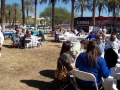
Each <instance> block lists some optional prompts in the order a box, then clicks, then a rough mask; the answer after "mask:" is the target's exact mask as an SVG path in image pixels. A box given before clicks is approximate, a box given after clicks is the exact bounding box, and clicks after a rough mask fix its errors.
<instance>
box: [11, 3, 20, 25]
mask: <svg viewBox="0 0 120 90" xmlns="http://www.w3.org/2000/svg"><path fill="white" fill-rule="evenodd" d="M12 6H13V8H14V10H15V14H14V15H15V17H14V21H15V25H16V20H17V18H16V15H17V10H18V9H19V4H18V3H13V4H12Z"/></svg>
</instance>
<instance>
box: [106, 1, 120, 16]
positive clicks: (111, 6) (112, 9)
mask: <svg viewBox="0 0 120 90" xmlns="http://www.w3.org/2000/svg"><path fill="white" fill-rule="evenodd" d="M119 5H120V0H107V7H108V9H109V10H110V12H112V13H113V16H114V17H115V15H116V9H117V7H119Z"/></svg>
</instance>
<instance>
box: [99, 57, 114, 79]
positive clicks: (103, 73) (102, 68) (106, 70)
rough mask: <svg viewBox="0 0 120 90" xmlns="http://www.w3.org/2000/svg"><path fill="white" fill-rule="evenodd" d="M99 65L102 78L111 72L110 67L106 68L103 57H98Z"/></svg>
mask: <svg viewBox="0 0 120 90" xmlns="http://www.w3.org/2000/svg"><path fill="white" fill-rule="evenodd" d="M99 65H100V74H101V76H102V77H103V78H107V77H108V76H109V75H110V74H111V73H112V69H111V68H108V67H107V65H106V62H105V60H104V58H102V57H100V58H99Z"/></svg>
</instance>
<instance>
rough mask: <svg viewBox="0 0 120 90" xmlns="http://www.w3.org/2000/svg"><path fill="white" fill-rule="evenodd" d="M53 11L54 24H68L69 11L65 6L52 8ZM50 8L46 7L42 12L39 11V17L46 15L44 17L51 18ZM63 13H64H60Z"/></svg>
mask: <svg viewBox="0 0 120 90" xmlns="http://www.w3.org/2000/svg"><path fill="white" fill-rule="evenodd" d="M54 9H55V13H54V17H55V18H54V22H55V24H56V25H58V24H68V23H69V22H70V12H69V11H67V10H66V9H65V8H62V7H60V8H54ZM51 10H52V8H51V7H47V8H46V9H45V10H44V11H43V12H41V14H40V16H39V17H46V19H51V16H52V13H51ZM61 13H64V14H61Z"/></svg>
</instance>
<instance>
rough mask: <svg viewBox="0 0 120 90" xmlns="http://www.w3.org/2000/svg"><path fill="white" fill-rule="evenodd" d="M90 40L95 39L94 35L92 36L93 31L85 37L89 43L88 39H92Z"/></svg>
mask: <svg viewBox="0 0 120 90" xmlns="http://www.w3.org/2000/svg"><path fill="white" fill-rule="evenodd" d="M92 38H96V35H95V34H94V32H93V31H92V32H91V33H90V34H89V36H88V37H87V39H89V41H90V39H92Z"/></svg>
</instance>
